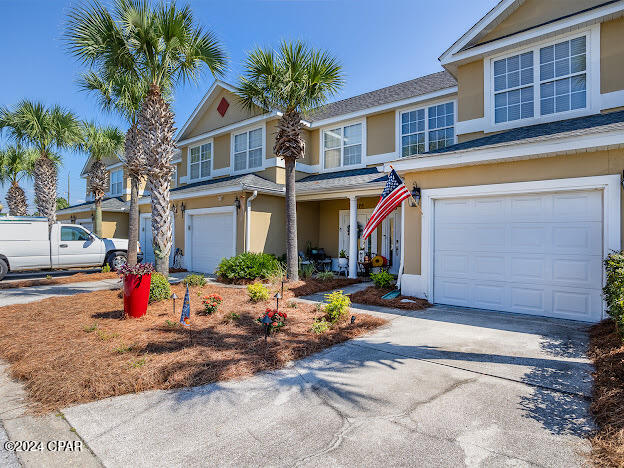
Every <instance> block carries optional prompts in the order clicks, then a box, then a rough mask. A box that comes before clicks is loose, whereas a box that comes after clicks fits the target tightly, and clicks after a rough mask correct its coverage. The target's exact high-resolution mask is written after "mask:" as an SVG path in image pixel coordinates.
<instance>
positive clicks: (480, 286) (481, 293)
mask: <svg viewBox="0 0 624 468" xmlns="http://www.w3.org/2000/svg"><path fill="white" fill-rule="evenodd" d="M472 292H473V298H472V299H473V301H474V305H475V306H476V307H479V308H483V309H498V308H502V307H505V303H506V297H505V296H506V295H507V291H506V290H505V286H504V284H495V283H477V284H475V285H474V286H473V287H472Z"/></svg>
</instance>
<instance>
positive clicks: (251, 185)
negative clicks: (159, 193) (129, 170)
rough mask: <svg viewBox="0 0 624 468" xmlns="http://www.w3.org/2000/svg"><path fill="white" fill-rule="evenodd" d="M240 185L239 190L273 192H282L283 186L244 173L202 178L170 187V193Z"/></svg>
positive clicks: (189, 192)
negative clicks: (216, 177)
mask: <svg viewBox="0 0 624 468" xmlns="http://www.w3.org/2000/svg"><path fill="white" fill-rule="evenodd" d="M236 186H240V188H241V190H254V189H256V190H257V189H261V190H268V191H273V192H283V191H284V186H283V185H279V184H276V183H275V182H272V181H270V180H267V179H265V178H264V177H260V176H258V175H256V174H245V175H237V176H229V177H222V178H220V179H209V180H202V181H200V182H193V183H191V184H187V185H182V186H180V187H176V188H173V189H171V193H172V194H192V193H193V192H201V191H202V190H205V189H219V188H226V187H236Z"/></svg>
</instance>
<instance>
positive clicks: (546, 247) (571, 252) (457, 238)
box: [434, 190, 603, 321]
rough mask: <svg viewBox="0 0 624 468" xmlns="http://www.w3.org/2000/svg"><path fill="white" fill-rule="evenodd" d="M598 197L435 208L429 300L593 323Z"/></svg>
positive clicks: (598, 270) (598, 277)
mask: <svg viewBox="0 0 624 468" xmlns="http://www.w3.org/2000/svg"><path fill="white" fill-rule="evenodd" d="M602 217H603V210H602V192H601V191H598V190H596V191H582V192H581V191H578V192H561V193H545V194H527V195H513V196H502V197H480V198H460V199H443V200H437V201H435V215H434V223H435V224H434V301H435V302H437V303H442V304H451V305H459V306H466V307H477V308H483V309H490V310H502V311H509V312H520V313H527V314H536V315H545V316H551V317H559V318H567V319H575V320H584V321H598V320H600V318H601V313H602V300H601V287H602V256H603V241H602V239H603V234H602V231H603V222H602Z"/></svg>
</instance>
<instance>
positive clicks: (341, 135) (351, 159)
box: [323, 123, 362, 169]
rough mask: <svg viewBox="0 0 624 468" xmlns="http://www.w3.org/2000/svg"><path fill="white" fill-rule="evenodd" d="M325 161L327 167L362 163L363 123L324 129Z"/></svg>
mask: <svg viewBox="0 0 624 468" xmlns="http://www.w3.org/2000/svg"><path fill="white" fill-rule="evenodd" d="M323 163H324V168H325V169H334V168H337V167H341V166H353V165H356V164H361V163H362V124H361V123H357V124H352V125H345V126H343V127H337V128H332V129H330V130H323Z"/></svg>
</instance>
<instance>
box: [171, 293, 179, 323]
mask: <svg viewBox="0 0 624 468" xmlns="http://www.w3.org/2000/svg"><path fill="white" fill-rule="evenodd" d="M177 298H178V296H177V295H176V293H173V294H172V295H171V299H173V315H174V317H175V301H176V299H177Z"/></svg>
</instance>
